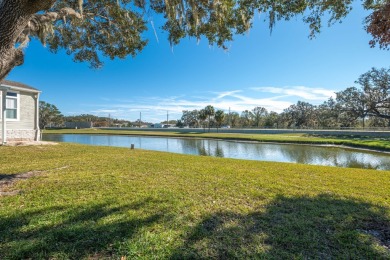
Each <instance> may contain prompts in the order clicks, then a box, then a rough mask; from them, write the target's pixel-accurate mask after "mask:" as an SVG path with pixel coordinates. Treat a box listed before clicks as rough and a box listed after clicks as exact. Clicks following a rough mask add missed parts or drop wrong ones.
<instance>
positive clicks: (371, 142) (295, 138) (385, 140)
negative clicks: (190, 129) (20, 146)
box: [43, 128, 390, 152]
mask: <svg viewBox="0 0 390 260" xmlns="http://www.w3.org/2000/svg"><path fill="white" fill-rule="evenodd" d="M43 133H47V134H100V135H133V136H134V135H142V136H156V137H157V136H158V137H176V138H179V137H180V138H186V137H187V138H211V139H222V140H232V141H251V142H268V143H285V144H289V143H290V144H309V145H310V144H312V145H334V146H345V147H351V148H358V149H367V150H371V151H379V152H390V136H389V137H372V136H370V137H369V136H360V135H358V134H356V135H348V136H342V135H341V136H331V135H309V134H302V133H297V134H290V133H289V134H237V133H207V132H206V133H182V132H175V131H172V132H165V131H164V132H159V131H133V130H131V131H127V130H120V129H118V130H106V129H95V128H93V129H60V130H44V131H43Z"/></svg>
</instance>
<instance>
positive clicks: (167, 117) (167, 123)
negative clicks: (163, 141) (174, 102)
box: [167, 110, 169, 125]
mask: <svg viewBox="0 0 390 260" xmlns="http://www.w3.org/2000/svg"><path fill="white" fill-rule="evenodd" d="M167 125H169V115H168V110H167Z"/></svg>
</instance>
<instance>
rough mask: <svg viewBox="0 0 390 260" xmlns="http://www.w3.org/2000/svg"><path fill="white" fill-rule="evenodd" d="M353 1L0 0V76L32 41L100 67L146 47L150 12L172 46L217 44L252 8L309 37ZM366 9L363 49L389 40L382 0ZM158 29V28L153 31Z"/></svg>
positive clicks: (239, 27) (368, 1)
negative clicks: (302, 26)
mask: <svg viewBox="0 0 390 260" xmlns="http://www.w3.org/2000/svg"><path fill="white" fill-rule="evenodd" d="M352 3H353V0H0V81H1V80H3V79H4V78H5V77H6V76H7V75H8V73H9V72H10V71H11V70H12V69H13V68H14V67H15V66H19V65H21V64H23V57H24V55H23V50H24V48H26V46H27V44H28V42H29V41H30V40H31V39H32V38H36V39H39V40H40V41H41V42H42V44H44V45H46V46H47V47H48V48H49V49H50V51H52V52H54V53H55V52H57V51H58V50H60V49H65V50H66V52H67V54H69V55H72V57H73V59H74V60H75V61H78V62H82V61H86V62H88V63H89V64H90V65H91V66H92V67H94V68H98V67H100V66H102V61H101V57H102V56H106V57H109V58H111V59H114V58H115V57H119V58H124V57H126V56H128V55H132V56H135V55H137V54H138V53H139V52H140V51H142V49H143V48H144V47H145V45H146V44H147V39H145V38H144V36H145V34H144V32H145V31H146V30H147V28H148V23H149V22H152V21H153V17H154V15H155V14H160V15H162V16H163V17H164V18H165V24H164V25H163V26H162V29H163V30H165V31H166V32H167V33H168V38H169V41H170V43H171V44H172V45H174V44H178V43H179V42H180V40H181V39H182V38H183V37H186V36H190V37H195V38H198V39H200V38H203V37H204V38H205V39H207V40H208V42H209V44H211V45H217V46H219V47H222V48H225V46H226V43H227V42H229V41H232V40H233V36H234V35H235V34H243V33H245V32H246V31H248V30H249V29H250V28H251V27H252V23H253V17H254V15H255V14H256V13H262V14H266V15H265V17H267V18H266V19H267V20H268V22H269V26H270V29H271V30H272V28H273V26H274V25H275V23H276V22H277V21H278V20H289V19H291V18H293V17H296V16H299V17H302V19H303V22H304V23H307V24H308V26H309V29H310V34H309V35H310V36H311V37H313V36H315V34H316V33H319V32H320V30H321V27H322V24H323V19H324V17H325V16H326V20H327V22H328V24H332V23H334V22H338V21H341V20H342V19H343V18H344V17H345V16H346V15H347V14H348V13H349V12H350V11H351V9H352ZM362 4H363V6H364V8H365V9H367V10H370V11H371V14H370V15H369V16H368V17H367V18H366V20H365V29H366V30H367V32H369V33H370V34H371V35H372V37H373V38H372V40H371V41H370V44H371V46H375V45H376V44H378V45H379V46H380V47H381V48H383V49H387V48H388V47H389V44H390V19H389V16H390V15H389V11H390V0H364V1H362ZM157 29H158V28H157Z"/></svg>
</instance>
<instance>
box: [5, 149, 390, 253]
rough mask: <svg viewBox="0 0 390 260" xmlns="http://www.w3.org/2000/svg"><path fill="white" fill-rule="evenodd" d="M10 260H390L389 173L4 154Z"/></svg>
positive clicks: (181, 159)
mask: <svg viewBox="0 0 390 260" xmlns="http://www.w3.org/2000/svg"><path fill="white" fill-rule="evenodd" d="M0 153H1V155H2V156H1V157H0V173H1V174H0V176H1V177H0V181H1V180H2V179H6V178H7V179H12V178H13V177H14V176H16V174H20V173H25V172H35V173H36V175H35V176H34V177H32V178H30V179H26V180H20V181H18V182H16V183H14V184H12V185H10V186H7V187H6V188H4V189H6V191H15V190H19V194H18V195H14V196H5V197H4V196H3V197H0V230H1V232H0V258H1V259H25V258H32V259H41V258H44V259H49V258H50V259H69V258H72V259H91V258H92V259H108V258H109V259H120V258H121V257H122V256H126V257H127V258H128V259H133V258H134V259H167V258H168V259H188V258H225V259H226V258H262V259H296V258H298V259H305V258H354V259H359V258H361V259H363V258H365V259H367V258H371V259H386V258H389V257H390V248H389V246H390V245H389V244H388V241H389V238H390V237H389V234H390V233H389V232H390V197H389V196H388V195H389V193H388V191H389V190H390V171H375V170H364V169H346V168H335V167H324V166H311V165H299V164H291V163H273V162H259V161H246V160H235V159H224V158H213V157H202V156H201V157H199V156H191V155H181V154H172V153H163V152H154V151H145V150H137V149H136V150H130V149H128V148H117V147H99V146H86V145H78V144H58V145H50V146H26V147H7V146H2V147H0Z"/></svg>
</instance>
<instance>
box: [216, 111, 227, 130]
mask: <svg viewBox="0 0 390 260" xmlns="http://www.w3.org/2000/svg"><path fill="white" fill-rule="evenodd" d="M214 118H215V121H216V122H217V132H218V127H221V124H222V122H223V120H224V119H225V113H224V112H223V111H222V110H217V112H215V116H214Z"/></svg>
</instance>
